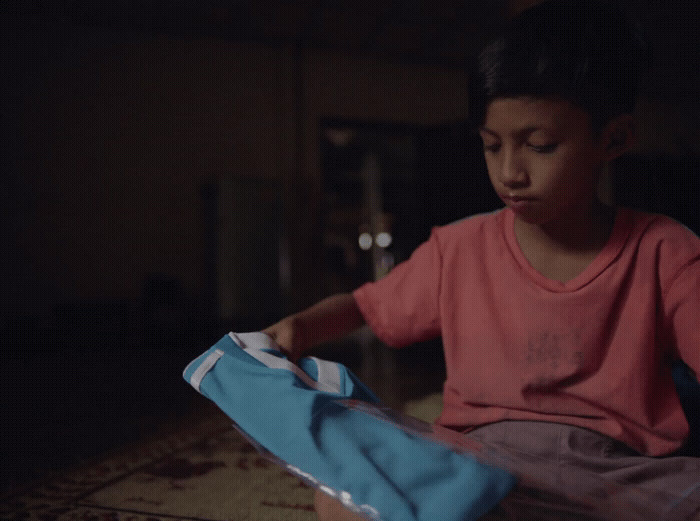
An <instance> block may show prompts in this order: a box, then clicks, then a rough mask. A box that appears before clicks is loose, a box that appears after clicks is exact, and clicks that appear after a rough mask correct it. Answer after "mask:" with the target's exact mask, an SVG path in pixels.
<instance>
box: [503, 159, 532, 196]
mask: <svg viewBox="0 0 700 521" xmlns="http://www.w3.org/2000/svg"><path fill="white" fill-rule="evenodd" d="M500 170H501V171H500V174H501V175H500V177H501V183H503V186H506V187H508V188H518V187H522V186H525V185H526V184H527V183H528V179H529V178H528V174H527V169H526V168H525V165H524V164H523V161H522V159H521V158H520V157H519V156H518V154H516V153H512V152H506V153H505V154H504V157H503V162H502V163H501V169H500Z"/></svg>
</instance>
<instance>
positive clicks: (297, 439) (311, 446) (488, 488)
mask: <svg viewBox="0 0 700 521" xmlns="http://www.w3.org/2000/svg"><path fill="white" fill-rule="evenodd" d="M216 349H220V350H221V351H223V352H224V355H222V356H221V358H220V359H219V360H218V361H217V362H216V364H215V365H214V367H213V368H212V369H211V370H210V371H209V372H208V373H207V374H206V375H205V376H204V378H203V379H202V381H201V384H200V392H201V393H202V394H204V395H205V396H207V397H208V398H209V399H211V400H213V401H214V402H215V403H216V404H217V405H218V406H219V407H220V408H221V409H222V410H223V411H224V412H225V413H226V414H227V415H228V416H229V417H230V418H231V419H232V420H233V421H234V422H235V423H236V424H237V425H238V426H239V427H240V428H241V429H242V430H243V431H244V432H245V433H247V434H248V435H249V436H250V437H252V438H253V439H254V440H256V441H257V442H258V443H259V444H261V445H262V446H263V447H264V448H265V449H267V450H269V451H270V452H271V453H273V454H274V455H275V456H277V457H278V458H280V459H282V460H283V461H285V462H286V463H288V464H290V465H293V466H294V467H297V468H298V469H301V470H302V471H303V472H305V473H308V474H310V475H312V476H313V477H314V478H315V479H316V480H318V481H319V482H321V483H323V484H324V485H327V486H328V487H331V488H332V489H334V490H335V491H338V492H341V491H342V492H343V496H342V497H345V498H346V499H348V498H351V502H352V503H354V504H355V505H358V506H361V505H365V506H367V505H368V506H369V507H371V508H367V509H365V512H371V511H373V510H375V509H376V511H378V512H379V514H380V517H381V519H383V520H387V521H411V520H416V521H418V520H424V521H435V520H441V521H451V520H454V521H463V520H473V519H477V518H479V517H480V516H481V515H483V514H485V513H486V512H488V511H489V510H491V509H492V508H493V507H494V506H495V505H496V504H497V503H498V502H499V501H500V500H501V499H502V498H503V497H504V496H505V495H506V494H507V493H508V492H509V491H510V490H511V489H512V487H513V486H514V485H515V478H514V477H513V476H512V475H511V474H509V473H508V472H506V471H504V470H501V469H497V468H493V467H489V466H486V465H484V464H482V463H479V462H477V461H476V460H475V459H473V458H471V457H468V456H465V455H462V454H458V453H456V452H454V451H451V450H449V449H448V448H446V447H444V446H442V445H440V444H437V443H434V442H432V441H430V440H427V439H424V438H422V437H420V436H418V435H413V434H409V433H407V432H404V430H402V429H400V428H399V427H397V426H396V425H395V424H392V423H390V422H387V421H384V420H381V419H378V418H376V417H373V416H370V415H368V414H366V413H364V412H362V411H360V410H356V409H353V408H348V407H347V406H346V405H344V404H342V403H339V402H340V401H341V400H342V399H345V398H353V399H357V400H362V401H365V402H369V403H373V404H377V403H378V402H379V400H378V399H377V397H376V396H375V395H374V394H373V393H372V392H371V391H370V390H369V389H368V388H367V387H366V386H364V385H363V384H362V382H360V381H359V379H357V377H355V376H354V375H353V374H352V373H351V372H350V371H348V370H347V368H345V367H343V366H342V365H341V366H340V368H341V393H340V394H331V393H324V392H320V391H316V390H313V389H310V388H309V387H307V386H306V385H305V384H304V383H303V382H302V381H301V380H300V379H299V378H298V377H297V376H296V375H294V374H293V373H292V372H290V371H286V370H280V369H271V368H268V367H267V366H265V365H264V364H262V363H261V362H259V361H258V360H256V359H254V358H253V357H252V356H250V355H248V354H247V353H246V352H245V351H244V350H243V349H241V348H240V347H239V346H238V345H237V344H236V343H235V342H234V341H233V339H232V338H231V337H229V336H225V337H223V338H222V339H221V340H220V341H219V342H217V343H216V344H215V345H214V346H212V348H211V349H210V350H208V351H207V352H205V353H204V354H202V355H201V356H200V357H198V358H197V359H196V360H195V361H193V363H191V364H190V365H189V366H188V367H187V369H186V370H185V373H184V377H185V380H187V381H188V382H189V381H190V378H191V376H192V373H194V371H195V370H196V369H197V367H199V365H200V364H201V363H202V362H203V361H204V360H205V359H206V358H207V356H208V355H209V354H210V353H212V352H213V351H215V350H216ZM299 366H300V367H301V368H302V370H304V371H305V372H306V373H307V374H308V375H309V376H311V377H312V378H314V379H316V378H317V374H316V364H315V363H314V362H313V361H312V360H309V359H302V360H301V361H300V362H299Z"/></svg>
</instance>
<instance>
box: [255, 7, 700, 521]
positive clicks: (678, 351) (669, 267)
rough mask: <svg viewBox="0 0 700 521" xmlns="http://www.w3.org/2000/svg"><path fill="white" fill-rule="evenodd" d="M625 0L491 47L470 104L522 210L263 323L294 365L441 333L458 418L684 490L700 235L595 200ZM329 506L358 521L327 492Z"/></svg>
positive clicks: (330, 512)
mask: <svg viewBox="0 0 700 521" xmlns="http://www.w3.org/2000/svg"><path fill="white" fill-rule="evenodd" d="M609 4H610V3H597V2H581V3H578V4H577V3H572V2H555V1H551V2H544V3H542V4H539V5H537V6H535V7H533V8H531V9H529V10H527V11H525V12H524V13H523V14H521V15H520V16H518V17H516V18H515V19H514V20H513V21H512V22H511V24H510V25H509V27H508V28H507V30H506V31H505V33H504V35H503V36H501V37H500V38H499V39H497V40H495V41H494V42H493V43H491V44H490V45H489V46H487V47H486V49H485V50H484V51H483V53H482V54H481V56H480V58H479V70H478V72H477V73H476V74H475V75H474V76H473V78H472V80H473V81H472V82H471V83H472V87H471V92H470V96H471V98H472V103H471V105H470V110H471V113H472V118H473V119H474V120H475V122H476V124H477V125H478V127H479V132H480V134H481V137H482V139H483V141H484V154H485V158H486V164H487V167H488V172H489V177H490V179H491V182H492V184H493V186H494V189H495V190H496V192H497V193H498V195H499V196H500V197H501V199H503V202H504V203H505V205H506V208H504V209H502V210H499V211H497V212H493V213H490V214H486V215H477V216H474V217H471V218H468V219H465V220H463V221H460V222H457V223H454V224H451V225H447V226H443V227H439V228H436V229H434V230H433V232H432V234H431V236H430V238H429V240H428V241H426V242H425V243H424V244H422V245H421V246H419V247H418V248H417V249H416V251H415V252H414V253H413V255H412V256H411V258H410V259H409V260H408V261H406V262H405V263H402V264H400V265H399V266H397V267H396V268H395V269H394V270H393V271H392V272H391V273H390V274H389V275H388V276H387V277H385V278H384V279H382V280H380V281H378V282H374V283H368V284H366V285H364V286H362V287H361V288H359V289H357V290H356V291H355V292H354V293H352V294H347V295H336V296H333V297H330V298H328V299H326V300H324V301H322V302H320V303H319V304H317V305H315V306H313V307H312V308H310V309H308V310H306V311H303V312H301V313H298V314H295V315H292V316H290V317H288V318H286V319H283V320H282V321H280V322H279V323H277V324H275V325H273V326H271V327H269V328H268V329H266V330H265V332H266V333H267V334H269V335H271V336H272V337H273V338H274V339H275V340H276V341H277V343H279V344H280V345H281V346H283V348H284V349H286V350H287V351H288V352H289V354H290V356H291V357H292V358H298V357H299V356H300V355H301V353H303V352H304V351H305V350H307V349H309V348H311V347H312V346H314V345H317V344H319V343H321V342H324V341H328V340H331V339H333V338H337V337H339V336H342V335H344V334H346V333H348V332H350V331H351V330H353V329H355V328H356V327H359V326H360V325H362V324H364V323H365V322H367V323H368V324H369V325H370V327H371V328H372V330H373V331H374V333H375V334H376V335H377V336H378V337H379V338H380V339H381V340H383V341H384V342H385V343H387V344H389V345H391V346H394V347H401V346H404V345H406V344H409V343H412V342H417V341H421V340H425V339H428V338H431V337H435V336H437V335H441V336H442V340H443V344H444V348H445V359H446V364H447V380H446V382H445V385H444V395H443V404H444V406H443V411H442V414H441V416H440V418H439V419H438V420H437V421H438V423H440V424H441V425H444V426H446V427H449V428H452V429H455V430H458V431H461V432H464V433H467V434H466V435H468V436H474V437H476V438H478V439H482V440H485V441H489V442H490V443H495V444H501V445H502V446H507V447H511V448H517V449H519V450H522V451H525V452H526V453H530V454H537V455H538V456H540V457H546V458H548V459H550V460H554V459H556V460H557V461H560V462H563V465H564V469H565V471H564V472H565V475H566V473H568V472H569V469H571V472H572V473H573V474H572V476H575V470H574V469H575V468H582V469H588V470H593V471H595V472H598V473H600V474H601V475H603V476H604V477H605V478H606V479H611V480H614V481H617V482H619V483H623V484H624V483H635V484H636V485H643V486H646V487H650V488H652V489H658V490H662V491H663V490H666V491H671V492H677V493H680V492H681V491H685V490H687V489H688V488H689V487H691V486H692V485H694V484H695V483H697V482H700V465H699V464H698V459H695V458H688V457H686V458H682V457H671V458H653V457H655V456H668V455H671V454H672V453H674V452H675V451H677V450H678V449H679V448H681V446H682V445H683V442H684V440H685V438H686V437H687V434H688V424H687V421H686V419H685V416H684V414H683V411H682V409H681V405H680V402H679V398H678V395H677V393H676V391H675V387H674V384H673V380H672V378H671V369H670V365H669V360H671V359H674V358H682V359H683V360H684V361H685V362H686V363H687V364H688V365H689V366H690V367H691V368H692V369H693V370H694V371H696V373H697V371H698V370H700V327H699V325H698V317H699V316H700V239H698V237H696V236H695V235H693V234H692V233H691V232H690V231H689V230H687V229H686V228H684V227H683V226H681V225H679V224H678V223H676V222H674V221H672V220H671V219H668V218H666V217H662V216H657V215H650V214H645V213H642V212H637V211H632V210H629V209H625V208H613V207H609V206H607V205H605V204H603V203H602V202H601V201H600V200H599V198H598V197H597V187H598V183H599V180H600V176H601V172H602V171H603V169H604V167H605V165H606V164H607V163H609V162H610V161H611V160H613V159H615V158H616V157H618V156H620V155H621V154H623V153H624V152H626V151H627V150H628V149H629V148H630V147H631V145H632V144H633V140H634V125H633V121H632V117H631V113H632V110H633V106H634V98H635V94H636V92H635V83H636V80H635V74H634V72H635V67H634V61H633V59H632V57H633V56H634V55H635V52H636V48H637V47H636V43H635V39H634V35H633V32H632V31H631V30H630V29H629V28H628V26H627V24H626V23H625V20H624V17H623V16H622V15H621V14H620V13H619V12H618V11H616V10H615V9H614V8H612V7H611V6H610V5H609ZM465 175H468V172H467V173H465ZM572 480H573V482H575V479H574V478H572ZM316 507H317V511H318V513H319V517H320V518H321V519H334V520H338V519H357V516H356V515H354V514H352V513H350V512H348V511H345V510H344V509H343V508H342V506H341V505H340V504H339V503H338V502H335V501H334V500H331V499H329V498H327V497H326V496H324V495H323V494H317V498H316Z"/></svg>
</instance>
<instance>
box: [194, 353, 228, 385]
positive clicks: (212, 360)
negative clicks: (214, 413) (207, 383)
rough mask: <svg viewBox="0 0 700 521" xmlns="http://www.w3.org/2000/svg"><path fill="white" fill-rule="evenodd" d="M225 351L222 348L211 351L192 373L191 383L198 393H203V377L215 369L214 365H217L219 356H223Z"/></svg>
mask: <svg viewBox="0 0 700 521" xmlns="http://www.w3.org/2000/svg"><path fill="white" fill-rule="evenodd" d="M223 354H224V352H223V351H222V350H221V349H217V350H216V351H214V352H213V353H210V354H209V356H208V357H206V358H205V359H204V362H202V364H201V365H200V366H199V367H198V368H197V370H196V371H195V372H194V373H192V377H191V378H190V383H191V384H192V387H194V388H195V389H196V390H197V392H198V393H200V394H201V392H202V391H200V390H199V386H200V384H201V383H202V379H203V378H204V376H205V375H206V374H207V373H208V372H209V371H211V370H212V369H213V367H214V366H215V365H216V362H218V361H219V358H221V357H222V356H223Z"/></svg>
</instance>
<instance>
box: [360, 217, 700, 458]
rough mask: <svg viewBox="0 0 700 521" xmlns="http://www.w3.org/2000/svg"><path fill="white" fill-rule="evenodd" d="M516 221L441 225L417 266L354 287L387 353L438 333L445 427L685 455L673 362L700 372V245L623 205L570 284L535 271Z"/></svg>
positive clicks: (415, 259) (668, 223) (674, 226)
mask: <svg viewBox="0 0 700 521" xmlns="http://www.w3.org/2000/svg"><path fill="white" fill-rule="evenodd" d="M514 219H515V218H514V214H513V212H512V211H511V210H508V209H504V210H499V211H497V212H493V213H489V214H483V215H477V216H474V217H470V218H468V219H464V220H462V221H459V222H457V223H453V224H450V225H447V226H443V227H438V228H435V229H434V230H433V232H432V234H431V236H430V239H429V240H428V241H426V242H425V243H423V244H422V245H421V246H419V247H418V248H417V249H416V251H415V252H414V253H413V255H412V256H411V258H410V259H409V260H407V261H406V262H404V263H401V264H399V265H398V266H396V268H394V270H392V272H391V273H389V275H387V276H386V277H385V278H383V279H382V280H380V281H378V282H373V283H368V284H365V285H364V286H362V287H360V288H359V289H357V290H356V291H355V292H354V297H355V300H356V302H357V304H358V306H359V308H360V310H361V311H362V314H363V315H364V317H365V319H366V320H367V322H368V323H369V325H370V327H371V328H372V330H373V331H374V332H375V334H376V335H377V336H378V337H379V338H380V339H381V340H383V341H384V342H385V343H387V344H388V345H390V346H394V347H401V346H404V345H407V344H410V343H413V342H417V341H421V340H426V339H428V338H434V337H436V336H439V335H442V341H443V344H444V347H445V358H446V363H447V380H446V382H445V385H444V393H443V402H444V408H443V412H442V415H441V416H440V418H439V419H438V423H440V424H442V425H444V426H447V427H450V428H453V429H457V430H460V431H465V430H469V429H470V428H473V427H475V426H479V425H484V424H487V423H491V422H496V421H499V420H505V419H511V420H541V421H549V422H557V423H566V424H571V425H578V426H581V427H586V428H589V429H593V430H595V431H598V432H601V433H603V434H606V435H608V436H610V437H612V438H615V439H618V440H620V441H622V442H624V443H626V444H628V445H629V446H631V447H633V448H635V449H636V450H638V451H640V452H641V453H644V454H648V455H663V454H668V453H670V452H672V451H674V450H676V449H678V448H679V447H680V446H681V445H682V443H683V441H684V439H685V438H686V437H687V435H688V423H687V421H686V419H685V416H684V414H683V410H682V409H681V404H680V401H679V398H678V395H677V392H676V390H675V386H674V383H673V380H672V378H671V370H670V365H669V363H668V362H669V361H670V360H671V359H672V358H675V357H681V358H682V359H683V360H684V361H685V362H686V363H687V364H688V365H689V366H690V367H691V368H692V369H693V370H695V371H696V373H698V371H700V239H699V238H698V237H697V236H695V235H694V234H693V233H692V232H691V231H690V230H688V229H687V228H685V227H684V226H682V225H680V224H679V223H677V222H675V221H673V220H672V219H670V218H667V217H663V216H659V215H651V214H646V213H642V212H637V211H633V210H629V209H624V208H620V209H619V210H618V212H617V217H616V221H615V225H614V228H613V231H612V234H611V236H610V238H609V240H608V242H607V244H606V245H605V247H604V248H603V250H602V251H601V252H600V253H599V255H598V256H597V257H596V259H595V260H594V261H593V262H592V263H591V264H590V265H589V266H588V267H587V268H586V269H585V270H584V271H583V272H582V273H581V274H579V275H578V276H577V277H576V278H574V279H573V280H570V281H569V282H567V283H565V284H562V283H561V282H559V281H553V280H550V279H547V278H546V277H544V276H543V275H542V274H540V273H539V272H537V271H536V270H535V269H534V268H533V267H532V266H531V265H530V264H529V263H528V261H527V260H526V258H525V256H524V255H523V253H522V251H521V250H520V247H519V245H518V243H517V239H516V237H515V232H514ZM698 374H700V373H698Z"/></svg>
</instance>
